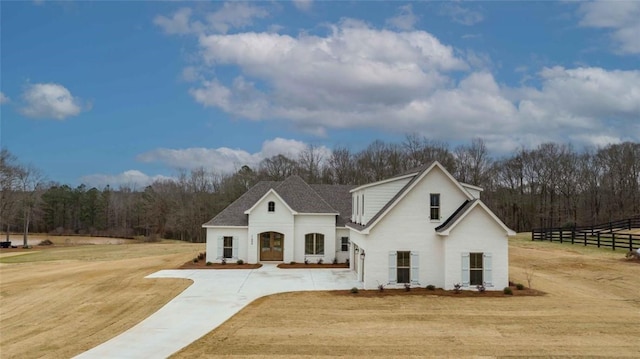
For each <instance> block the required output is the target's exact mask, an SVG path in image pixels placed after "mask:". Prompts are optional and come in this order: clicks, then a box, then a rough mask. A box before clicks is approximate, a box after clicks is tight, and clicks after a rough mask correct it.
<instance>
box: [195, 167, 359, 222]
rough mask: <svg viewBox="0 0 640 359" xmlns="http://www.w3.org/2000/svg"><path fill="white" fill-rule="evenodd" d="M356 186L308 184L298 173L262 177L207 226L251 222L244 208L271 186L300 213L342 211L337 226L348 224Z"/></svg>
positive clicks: (251, 204)
mask: <svg viewBox="0 0 640 359" xmlns="http://www.w3.org/2000/svg"><path fill="white" fill-rule="evenodd" d="M351 188H353V186H344V185H311V186H310V185H308V184H307V183H306V182H305V181H304V180H303V179H302V178H300V177H298V176H290V177H288V178H287V179H285V180H284V181H281V182H276V181H262V182H258V183H257V184H256V185H255V186H253V187H251V188H250V189H249V190H248V191H247V192H245V194H243V195H242V196H240V198H238V199H237V200H235V201H234V202H233V203H231V204H230V205H229V206H228V207H227V208H225V209H223V210H222V212H220V213H219V214H218V215H217V216H215V217H214V218H213V219H211V220H210V221H209V222H207V223H205V224H204V226H247V225H249V217H248V215H247V214H245V213H244V212H245V211H246V210H248V209H250V208H251V207H253V206H254V205H255V204H256V202H258V201H259V200H260V199H261V198H262V197H263V196H264V195H265V194H266V193H267V192H269V190H271V189H273V190H274V191H275V192H276V193H277V194H278V195H279V196H280V197H281V198H282V199H283V200H284V201H285V202H286V203H287V205H288V206H289V207H291V209H292V210H294V211H296V212H298V213H335V214H339V216H338V218H337V223H336V225H337V226H344V224H345V223H346V222H347V221H348V219H349V217H350V216H351V194H350V193H349V190H350V189H351Z"/></svg>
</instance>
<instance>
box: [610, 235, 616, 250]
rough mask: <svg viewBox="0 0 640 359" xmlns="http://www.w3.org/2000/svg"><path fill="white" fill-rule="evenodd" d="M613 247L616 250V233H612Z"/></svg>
mask: <svg viewBox="0 0 640 359" xmlns="http://www.w3.org/2000/svg"><path fill="white" fill-rule="evenodd" d="M611 248H613V250H614V251H615V250H616V234H615V233H611Z"/></svg>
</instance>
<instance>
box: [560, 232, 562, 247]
mask: <svg viewBox="0 0 640 359" xmlns="http://www.w3.org/2000/svg"><path fill="white" fill-rule="evenodd" d="M560 244H562V228H561V229H560Z"/></svg>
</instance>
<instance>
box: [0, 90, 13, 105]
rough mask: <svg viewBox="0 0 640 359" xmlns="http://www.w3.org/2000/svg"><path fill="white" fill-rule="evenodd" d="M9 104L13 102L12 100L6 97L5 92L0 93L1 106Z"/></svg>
mask: <svg viewBox="0 0 640 359" xmlns="http://www.w3.org/2000/svg"><path fill="white" fill-rule="evenodd" d="M9 102H11V99H9V97H7V96H5V94H4V93H3V92H0V105H4V104H5V103H9Z"/></svg>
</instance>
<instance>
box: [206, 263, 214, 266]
mask: <svg viewBox="0 0 640 359" xmlns="http://www.w3.org/2000/svg"><path fill="white" fill-rule="evenodd" d="M205 264H206V265H208V266H210V265H212V264H213V263H211V262H207V263H205Z"/></svg>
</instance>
